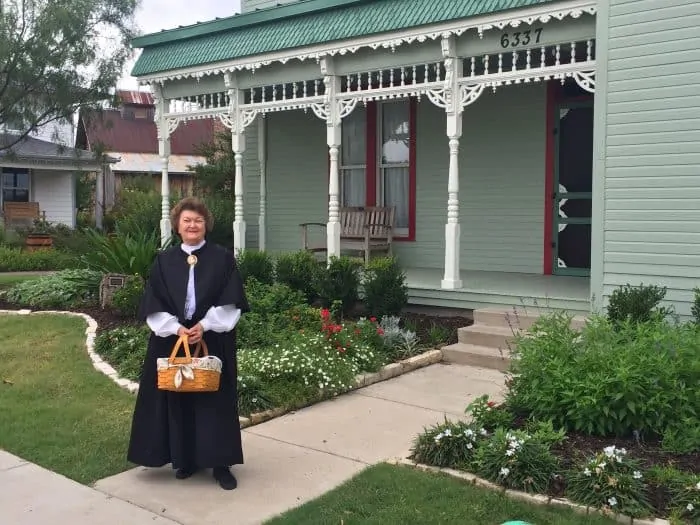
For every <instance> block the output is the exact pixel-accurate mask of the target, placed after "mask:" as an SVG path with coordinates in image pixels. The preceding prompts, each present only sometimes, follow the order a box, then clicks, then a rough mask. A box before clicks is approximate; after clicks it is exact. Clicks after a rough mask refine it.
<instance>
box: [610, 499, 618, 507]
mask: <svg viewBox="0 0 700 525" xmlns="http://www.w3.org/2000/svg"><path fill="white" fill-rule="evenodd" d="M608 503H609V504H610V506H611V507H614V506H615V505H617V498H615V497H612V498H609V499H608Z"/></svg>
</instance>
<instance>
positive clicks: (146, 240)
mask: <svg viewBox="0 0 700 525" xmlns="http://www.w3.org/2000/svg"><path fill="white" fill-rule="evenodd" d="M86 235H87V237H88V239H89V241H90V243H91V250H90V251H89V252H88V253H86V254H84V255H83V256H82V257H81V260H82V261H83V262H84V263H85V264H86V265H87V267H88V268H90V269H92V270H95V271H99V272H102V273H117V274H124V275H140V276H142V277H143V278H144V279H148V274H149V273H150V271H151V266H152V265H153V261H154V259H155V257H156V254H157V253H158V250H159V249H160V233H159V231H148V230H145V229H137V228H136V227H134V230H133V231H132V232H130V233H125V234H123V233H117V234H116V235H103V234H101V233H100V232H97V231H95V230H87V232H86Z"/></svg>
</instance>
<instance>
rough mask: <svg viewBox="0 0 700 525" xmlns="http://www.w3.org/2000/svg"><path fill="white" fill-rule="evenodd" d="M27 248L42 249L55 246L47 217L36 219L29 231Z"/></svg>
mask: <svg viewBox="0 0 700 525" xmlns="http://www.w3.org/2000/svg"><path fill="white" fill-rule="evenodd" d="M25 244H26V245H27V250H29V251H30V252H31V251H34V250H42V249H48V248H51V247H52V246H53V237H52V236H51V225H50V224H49V223H48V222H47V220H46V219H44V218H41V219H35V220H34V224H33V225H32V227H31V228H30V230H29V232H28V233H27V239H26V241H25Z"/></svg>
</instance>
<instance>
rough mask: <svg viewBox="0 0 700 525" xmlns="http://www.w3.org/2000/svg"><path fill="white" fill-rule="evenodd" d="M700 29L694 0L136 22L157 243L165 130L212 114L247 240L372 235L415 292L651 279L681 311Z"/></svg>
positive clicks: (698, 268)
mask: <svg viewBox="0 0 700 525" xmlns="http://www.w3.org/2000/svg"><path fill="white" fill-rule="evenodd" d="M698 26H700V3H699V2H696V1H694V0H665V1H664V2H663V3H662V2H659V1H654V0H639V1H630V0H599V1H596V0H566V1H548V0H459V1H456V0H430V1H426V0H297V1H282V0H247V1H246V0H244V2H243V13H242V14H239V15H236V16H232V17H229V18H225V19H217V20H212V21H208V22H203V23H198V24H195V25H192V26H187V27H180V28H176V29H172V30H167V31H162V32H160V33H156V34H151V35H145V36H142V37H139V38H137V39H135V41H134V47H136V48H140V49H142V53H141V55H140V57H139V59H138V61H137V63H136V65H135V67H134V70H133V72H132V74H133V75H134V76H136V77H138V78H139V81H140V82H141V83H143V84H146V85H149V86H150V87H151V89H152V91H153V92H154V95H155V97H156V100H157V108H158V109H157V114H156V121H157V124H158V129H159V139H160V155H161V157H162V159H163V181H165V183H164V185H163V194H164V195H163V198H164V202H166V205H165V207H164V217H163V222H162V235H163V238H164V239H165V238H166V237H167V236H169V235H170V229H169V222H168V220H167V217H166V216H165V213H166V212H167V196H168V185H167V180H168V178H167V169H168V150H169V138H168V137H169V135H170V133H172V132H173V130H174V129H176V128H177V126H186V125H187V123H188V121H191V120H194V119H201V118H218V119H220V120H221V122H222V123H223V124H224V125H225V126H226V127H228V128H229V129H230V130H231V132H232V134H233V149H234V153H235V154H236V159H237V164H236V172H235V192H234V193H235V202H234V203H232V205H233V206H234V207H235V217H236V218H235V222H234V224H233V229H234V238H235V247H236V248H237V249H241V248H258V249H265V250H267V251H269V252H272V253H279V252H284V251H294V250H299V249H301V248H302V247H303V246H307V247H314V248H318V249H320V250H322V253H325V254H326V255H327V256H328V257H330V256H332V255H338V254H341V253H344V252H345V251H346V250H347V249H349V250H350V251H355V252H356V251H358V250H360V249H361V248H362V247H363V246H364V241H363V237H362V235H364V232H371V235H370V234H369V233H368V236H370V237H371V238H370V239H369V240H370V244H372V243H376V244H377V245H378V247H379V248H382V247H383V248H387V247H388V248H389V249H390V250H391V252H392V253H394V254H396V255H398V257H399V258H400V260H401V261H402V264H403V266H404V267H405V268H406V271H407V278H408V284H409V288H410V300H411V302H412V303H415V304H422V305H435V306H445V307H459V308H469V309H477V308H483V307H489V306H507V305H520V304H523V303H525V304H539V305H541V306H548V307H551V308H566V309H569V310H571V311H573V312H589V311H591V310H592V309H593V310H596V309H600V308H601V307H603V306H604V304H605V301H606V298H607V297H608V296H609V295H610V293H611V292H612V291H613V290H614V289H615V288H616V287H618V286H619V285H624V284H626V283H631V284H640V283H644V284H660V285H664V286H667V287H668V294H667V300H668V301H669V302H670V303H672V304H673V305H674V306H675V307H676V310H677V312H678V313H680V314H681V315H684V316H687V315H689V312H690V304H691V302H692V297H693V292H692V290H693V288H694V287H695V286H699V285H700V88H698V86H699V85H700V58H699V57H698V49H699V48H700V33H698V31H697V27H698ZM306 223H316V225H315V226H314V225H310V226H307V227H306V230H304V228H302V227H301V226H300V225H302V224H306ZM370 223H371V224H374V225H375V226H373V225H371V224H370ZM388 226H391V228H388ZM304 231H305V232H306V234H305V235H302V233H303V232H304ZM388 231H390V232H391V236H390V237H387V235H386V233H387V232H388ZM358 232H359V234H360V237H359V238H354V237H353V234H357V233H358ZM372 253H374V252H372Z"/></svg>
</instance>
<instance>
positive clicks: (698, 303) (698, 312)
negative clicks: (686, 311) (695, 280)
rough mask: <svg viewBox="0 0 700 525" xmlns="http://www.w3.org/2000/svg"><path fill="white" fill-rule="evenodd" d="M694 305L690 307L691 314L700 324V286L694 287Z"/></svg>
mask: <svg viewBox="0 0 700 525" xmlns="http://www.w3.org/2000/svg"><path fill="white" fill-rule="evenodd" d="M693 293H694V296H693V305H692V306H691V307H690V315H692V316H693V319H694V320H695V323H696V324H698V325H700V288H693Z"/></svg>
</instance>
